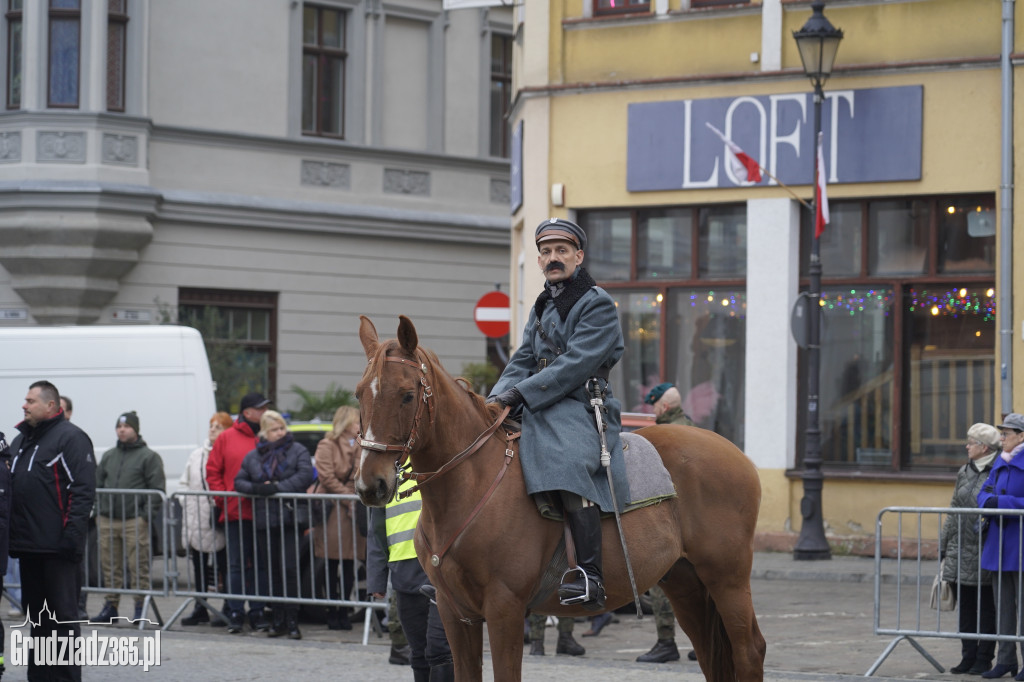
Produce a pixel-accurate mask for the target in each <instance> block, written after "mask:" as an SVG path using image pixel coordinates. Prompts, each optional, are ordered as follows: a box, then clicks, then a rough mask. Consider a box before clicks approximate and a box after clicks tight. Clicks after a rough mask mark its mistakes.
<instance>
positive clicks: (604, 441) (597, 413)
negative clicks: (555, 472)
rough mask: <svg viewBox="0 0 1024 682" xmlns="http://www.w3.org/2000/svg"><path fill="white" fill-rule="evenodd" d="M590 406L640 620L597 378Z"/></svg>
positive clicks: (592, 390)
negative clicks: (613, 478) (616, 495)
mask: <svg viewBox="0 0 1024 682" xmlns="http://www.w3.org/2000/svg"><path fill="white" fill-rule="evenodd" d="M588 383H590V386H591V389H590V394H591V396H592V397H591V398H590V405H591V406H592V407H593V408H594V420H595V421H596V422H597V433H598V435H599V436H600V437H601V466H603V467H604V471H605V473H606V474H607V475H608V490H609V491H610V492H611V494H612V507H614V509H615V526H616V527H617V528H618V529H619V540H620V541H621V542H622V554H623V555H624V556H625V558H626V572H627V573H628V574H629V586H630V588H632V590H633V603H635V604H636V617H637V620H640V619H642V618H643V617H644V611H643V609H642V608H641V607H640V595H639V594H638V593H637V591H636V578H634V577H633V562H631V561H630V560H629V548H628V547H626V536H625V535H623V534H622V515H621V514H619V501H618V500H617V499H616V498H615V481H614V480H612V455H611V453H610V452H608V438H607V437H606V436H605V424H604V419H603V418H602V417H601V408H602V407H604V398H602V397H601V384H600V383H598V380H597V377H594V378H592V379H590V381H589V382H588Z"/></svg>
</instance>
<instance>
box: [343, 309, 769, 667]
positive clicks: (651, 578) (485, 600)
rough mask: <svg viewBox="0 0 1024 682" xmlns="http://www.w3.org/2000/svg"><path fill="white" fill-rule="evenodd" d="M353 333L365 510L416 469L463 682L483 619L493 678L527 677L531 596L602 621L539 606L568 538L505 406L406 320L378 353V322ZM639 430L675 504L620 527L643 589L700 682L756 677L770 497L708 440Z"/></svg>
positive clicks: (427, 565)
mask: <svg viewBox="0 0 1024 682" xmlns="http://www.w3.org/2000/svg"><path fill="white" fill-rule="evenodd" d="M360 320H361V324H360V327H359V339H360V341H361V342H362V344H363V349H364V350H365V351H366V357H367V359H368V360H369V363H368V365H367V368H366V372H365V373H364V374H363V378H362V379H361V380H360V382H359V384H358V387H357V389H356V395H357V397H358V398H359V405H360V408H359V411H360V420H361V428H362V433H361V434H360V439H361V444H362V455H361V461H360V469H359V475H358V478H357V480H356V491H357V492H358V493H359V496H360V498H361V499H362V501H363V502H364V503H365V504H367V505H369V506H376V507H382V506H384V505H385V504H387V502H388V501H389V500H390V499H391V498H392V496H393V495H394V494H395V490H396V488H397V482H398V481H397V476H398V472H399V470H400V469H402V468H403V467H411V469H412V472H411V473H406V475H407V476H413V477H415V478H416V480H417V481H418V482H419V484H420V486H421V495H422V500H423V507H422V512H421V515H420V520H419V525H418V526H417V528H416V534H415V539H414V544H415V547H416V553H417V555H418V556H419V560H420V563H421V564H422V565H423V567H424V569H425V570H426V572H427V575H428V576H429V577H430V580H431V583H432V584H433V585H434V586H435V587H436V588H437V606H438V609H439V612H440V615H441V619H442V621H443V623H444V628H445V632H446V633H447V635H448V641H449V643H450V644H451V648H452V654H453V657H454V662H455V677H456V679H458V680H462V681H466V680H481V679H482V675H483V670H482V661H483V627H482V622H484V621H486V623H487V634H488V637H489V641H490V648H491V658H492V661H493V671H494V679H495V680H519V679H520V678H521V673H522V656H523V617H524V615H525V613H526V611H527V605H528V604H529V603H530V602H531V599H532V600H534V601H535V602H537V601H539V600H541V599H542V603H539V605H538V604H536V603H535V605H534V607H533V610H534V611H536V612H538V613H543V614H550V615H556V616H589V615H594V612H591V611H586V610H584V609H583V607H582V606H572V607H565V606H561V605H560V604H559V602H558V596H557V594H556V591H555V590H554V589H553V587H552V588H551V589H550V590H548V593H547V594H546V596H545V595H540V596H538V595H536V594H535V593H536V592H538V586H539V585H541V584H542V577H543V576H544V574H545V571H546V569H548V564H549V563H550V562H551V559H552V556H553V555H554V554H555V552H556V550H557V549H558V546H559V542H560V540H562V538H563V528H562V525H561V524H560V523H558V522H555V521H550V520H546V519H544V518H543V517H542V516H541V515H540V513H539V512H538V511H537V506H536V505H535V504H534V502H533V500H532V499H531V498H530V497H529V496H528V495H527V494H526V487H525V485H524V483H523V475H522V469H521V467H520V465H519V460H518V457H515V452H516V451H517V447H518V446H517V444H515V443H514V442H513V440H512V439H511V438H512V437H511V436H510V435H508V434H507V433H506V429H507V427H506V428H497V426H496V425H497V424H498V421H497V420H498V419H499V418H500V416H502V415H499V414H498V412H499V409H500V405H497V404H489V405H488V404H485V403H484V400H483V398H482V397H481V396H479V395H477V394H476V393H473V392H472V391H471V390H470V389H469V388H468V387H467V385H466V382H465V380H461V379H459V380H457V379H454V378H452V377H451V376H450V375H449V374H448V373H447V372H446V371H445V370H444V368H443V367H442V366H441V364H440V362H439V360H438V358H437V356H436V355H435V354H434V353H433V352H432V351H430V350H428V349H426V348H422V347H420V346H419V341H418V337H417V334H416V329H415V327H414V326H413V324H412V322H411V321H410V320H409V319H408V318H406V317H404V316H403V317H401V318H400V322H399V325H398V338H397V339H392V340H388V341H383V342H381V341H379V340H378V337H377V330H376V329H375V328H374V326H373V324H372V323H371V322H370V320H368V319H367V318H365V317H361V318H360ZM489 431H491V433H488V432H489ZM637 433H639V434H640V435H642V436H644V437H645V438H646V439H647V440H649V441H650V442H651V443H652V444H653V445H654V446H655V448H656V449H657V450H658V452H659V454H660V455H661V458H662V460H663V462H664V464H665V467H666V468H667V469H668V471H669V472H670V473H671V476H672V479H673V481H674V483H675V489H676V492H677V496H676V497H674V498H670V499H668V500H665V501H663V502H661V503H659V504H655V505H651V506H647V507H642V508H640V509H637V510H634V511H630V512H628V513H626V514H624V515H623V516H622V532H623V534H624V535H625V537H626V540H627V542H628V550H629V555H630V558H631V560H632V563H633V570H634V574H635V579H636V584H637V588H638V590H640V591H641V592H643V591H644V590H647V589H648V588H649V587H651V586H652V585H654V584H655V583H656V582H658V581H659V580H660V581H661V582H660V585H661V586H662V588H664V590H665V594H666V595H667V596H668V599H669V601H670V602H671V603H672V610H673V612H674V613H675V616H676V619H677V620H678V621H679V625H680V626H682V628H683V631H684V632H685V633H686V635H687V636H688V637H689V638H690V641H691V642H692V644H693V647H694V649H695V651H696V652H697V660H698V662H699V663H700V667H701V670H703V672H704V675H705V677H706V679H708V680H714V681H716V682H717V681H722V682H724V681H726V680H729V681H732V680H740V681H741V682H753V681H754V680H761V679H762V678H763V672H764V655H765V641H764V637H762V635H761V631H760V629H759V628H758V626H757V618H756V617H755V615H754V607H753V604H752V602H751V596H750V569H751V564H752V561H753V536H754V526H755V523H756V521H757V512H758V506H759V504H760V500H761V486H760V481H759V479H758V475H757V472H756V470H755V468H754V465H753V464H752V463H751V461H750V460H749V459H748V458H747V457H746V455H744V454H743V453H742V452H741V451H740V450H739V449H738V448H736V446H734V445H733V444H732V443H730V442H729V441H728V440H726V439H725V438H722V437H721V436H719V435H717V434H715V433H713V432H711V431H707V430H704V429H699V428H694V427H684V426H675V425H661V426H650V427H647V428H644V429H641V430H640V431H638V432H637ZM598 454H599V453H597V452H595V453H594V456H595V457H597V456H598ZM552 456H557V453H552ZM509 462H511V464H510V465H509V464H508V463H509ZM501 472H504V475H503V476H502V475H501ZM603 526H604V537H603V544H604V558H603V562H602V563H603V568H604V578H605V589H606V590H607V605H606V606H607V609H608V610H612V609H616V608H619V607H621V606H623V605H625V604H628V603H630V602H632V601H633V594H632V590H631V588H630V583H629V578H628V572H627V568H626V564H625V559H624V555H623V551H622V545H621V543H620V540H619V537H618V531H617V530H616V525H615V521H614V519H613V518H611V517H609V518H607V519H605V520H604V522H603ZM556 582H557V580H556ZM541 592H543V590H541Z"/></svg>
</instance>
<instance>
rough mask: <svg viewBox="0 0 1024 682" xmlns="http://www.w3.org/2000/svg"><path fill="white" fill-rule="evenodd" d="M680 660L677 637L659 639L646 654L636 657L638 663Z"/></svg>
mask: <svg viewBox="0 0 1024 682" xmlns="http://www.w3.org/2000/svg"><path fill="white" fill-rule="evenodd" d="M678 660H679V649H678V647H676V640H675V639H659V640H658V641H657V643H655V645H654V646H653V647H651V650H650V651H648V652H647V653H646V654H642V655H640V656H637V657H636V662H637V663H668V662H669V661H678Z"/></svg>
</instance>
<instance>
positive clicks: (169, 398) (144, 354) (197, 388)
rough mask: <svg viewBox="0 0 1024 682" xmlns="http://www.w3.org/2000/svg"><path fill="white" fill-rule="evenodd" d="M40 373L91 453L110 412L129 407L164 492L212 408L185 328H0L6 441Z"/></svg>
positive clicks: (209, 384)
mask: <svg viewBox="0 0 1024 682" xmlns="http://www.w3.org/2000/svg"><path fill="white" fill-rule="evenodd" d="M40 379H45V380H47V381H49V382H51V383H53V384H54V385H55V386H56V387H57V390H58V391H60V392H61V395H66V396H68V397H70V398H71V400H72V403H73V410H72V415H71V421H72V422H73V423H74V424H76V425H78V426H79V427H80V428H82V429H83V430H84V431H85V432H86V433H87V434H89V437H90V438H91V439H92V444H93V448H94V449H95V451H96V457H97V459H99V458H100V456H101V455H102V454H103V453H104V452H105V451H106V450H109V449H110V448H112V447H114V445H115V444H116V443H117V435H116V434H115V432H114V427H115V424H116V422H117V417H118V415H120V414H121V413H122V412H128V411H130V410H135V412H136V413H137V414H138V415H139V433H140V435H141V436H142V438H143V440H145V441H146V443H147V444H148V445H149V447H150V448H152V449H153V450H155V451H156V452H158V453H160V456H161V458H162V459H163V461H164V471H165V472H166V474H167V488H168V491H167V492H173V491H174V490H176V489H177V487H178V479H179V478H180V476H181V473H182V472H183V471H184V470H185V462H186V461H187V460H188V456H189V453H191V452H192V451H193V450H194V449H196V448H197V447H199V446H200V445H202V443H203V441H204V440H205V439H206V434H207V431H208V428H209V423H210V417H211V416H213V413H214V412H215V411H216V406H215V403H214V396H213V393H214V386H213V379H212V378H211V376H210V363H209V361H208V360H207V358H206V349H205V348H204V347H203V339H202V337H201V336H200V334H199V332H198V331H196V330H195V329H192V328H191V327H178V326H172V325H145V326H82V327H17V328H11V329H0V431H3V432H4V433H5V434H6V436H7V439H8V441H11V440H14V437H15V436H16V435H17V429H15V428H14V426H15V424H18V423H20V422H21V421H22V419H23V415H24V413H23V412H22V409H21V406H22V405H23V404H24V403H25V395H26V394H27V393H28V387H29V385H30V384H32V383H33V382H35V381H38V380H40Z"/></svg>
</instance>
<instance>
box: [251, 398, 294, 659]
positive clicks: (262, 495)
mask: <svg viewBox="0 0 1024 682" xmlns="http://www.w3.org/2000/svg"><path fill="white" fill-rule="evenodd" d="M259 437H260V444H259V445H258V446H256V449H255V450H253V451H251V452H250V453H249V454H247V455H246V456H245V459H243V460H242V468H241V469H239V470H238V475H237V476H235V490H236V491H237V492H240V493H243V494H246V495H256V496H257V499H256V500H255V502H253V506H252V515H253V523H254V524H255V526H256V530H257V531H259V538H260V541H259V542H257V543H256V548H257V549H256V561H257V565H258V566H259V570H260V571H263V572H264V573H265V574H269V576H270V584H271V590H270V593H271V596H274V597H291V598H293V599H294V598H296V597H298V596H299V575H298V574H299V570H298V566H297V565H296V562H297V557H296V552H295V548H296V547H298V533H299V527H298V525H297V524H296V523H295V514H294V509H295V508H297V505H296V501H295V500H282V499H273V496H274V495H275V494H277V493H304V492H306V488H308V487H309V486H310V484H312V483H313V462H312V458H311V457H310V455H309V451H308V450H306V448H305V447H303V445H302V444H301V443H296V442H295V440H294V439H293V438H292V434H291V433H289V432H288V423H287V422H286V421H285V420H284V417H282V416H281V415H280V414H279V413H277V412H275V411H273V410H267V411H266V412H264V413H263V416H262V417H260V433H259ZM282 565H283V566H284V574H283V575H282V571H281V566H282ZM273 609H274V619H273V623H272V624H271V627H270V630H269V632H268V633H267V635H268V636H270V637H280V636H281V635H283V634H285V633H287V634H288V637H289V638H290V639H302V633H301V632H300V631H299V606H298V604H282V603H280V602H278V603H275V604H274V607H273Z"/></svg>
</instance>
